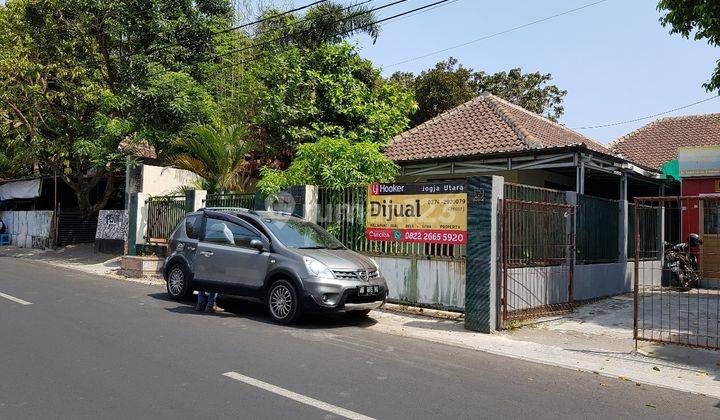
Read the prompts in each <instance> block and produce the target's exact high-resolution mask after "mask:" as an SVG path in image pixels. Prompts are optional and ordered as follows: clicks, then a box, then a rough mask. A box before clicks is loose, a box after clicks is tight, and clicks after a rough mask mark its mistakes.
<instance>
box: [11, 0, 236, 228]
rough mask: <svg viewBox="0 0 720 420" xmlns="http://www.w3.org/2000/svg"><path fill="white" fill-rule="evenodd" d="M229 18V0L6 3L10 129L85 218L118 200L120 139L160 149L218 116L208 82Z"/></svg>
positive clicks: (13, 0)
mask: <svg viewBox="0 0 720 420" xmlns="http://www.w3.org/2000/svg"><path fill="white" fill-rule="evenodd" d="M230 14H231V11H230V8H229V3H228V2H226V1H225V0H195V1H191V0H180V1H177V0H9V1H8V2H7V4H6V5H5V6H0V113H5V114H7V115H8V118H7V119H6V120H5V121H3V123H4V125H5V128H6V129H7V130H9V131H10V132H11V134H12V136H17V137H18V138H20V139H21V140H22V146H23V148H24V149H25V150H27V151H28V153H30V154H32V157H33V160H34V161H35V162H37V164H38V167H39V170H40V171H42V172H45V173H55V174H57V175H58V176H60V177H61V178H62V180H63V181H64V182H65V183H66V184H67V185H68V186H70V187H71V188H72V189H73V190H74V192H75V195H76V197H77V200H78V206H79V208H80V210H81V212H82V213H83V214H85V215H89V214H92V213H94V212H96V211H97V210H99V209H101V208H103V207H104V206H105V205H106V203H107V202H108V200H109V199H110V197H111V196H112V194H113V182H112V181H113V177H114V174H115V172H116V171H117V170H118V169H119V168H121V167H122V162H124V158H123V156H122V154H121V153H120V152H119V151H118V146H119V144H120V142H121V141H123V140H126V139H143V140H144V139H147V140H150V141H151V142H152V143H153V144H154V145H155V146H156V147H157V148H158V149H160V150H161V151H162V149H163V148H164V147H166V146H167V145H168V144H169V143H170V141H171V139H172V138H174V137H175V136H176V135H177V134H178V133H179V132H180V131H181V130H183V129H184V127H186V126H188V125H190V124H195V123H203V122H209V121H210V120H212V119H213V112H214V111H213V106H212V99H211V97H210V96H208V95H207V93H206V92H204V88H203V87H202V82H203V80H204V79H205V78H206V77H207V74H206V72H207V63H208V62H209V61H210V60H211V59H212V57H213V54H214V52H215V49H216V45H215V43H216V40H215V38H214V37H213V32H214V31H215V30H217V29H219V28H224V27H226V25H227V21H228V19H229V17H230ZM102 179H107V182H106V185H107V187H106V188H105V191H104V192H103V193H102V194H101V197H100V198H99V199H98V200H97V201H96V202H94V203H92V202H91V201H90V192H91V191H92V190H93V189H94V188H95V187H96V186H97V185H99V183H100V181H101V180H102Z"/></svg>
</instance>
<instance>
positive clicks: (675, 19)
mask: <svg viewBox="0 0 720 420" xmlns="http://www.w3.org/2000/svg"><path fill="white" fill-rule="evenodd" d="M657 8H658V10H659V11H660V12H664V13H665V14H664V15H663V16H662V17H661V18H660V23H661V24H662V25H663V26H670V28H671V29H670V33H671V34H680V35H681V36H683V37H685V38H690V36H691V35H692V37H693V38H694V39H695V40H697V41H699V40H702V39H705V40H707V43H708V44H710V45H713V46H716V47H718V46H720V2H718V1H717V0H660V2H659V3H658V6H657ZM703 87H705V89H707V90H708V91H716V90H720V60H718V62H717V66H716V67H715V70H714V72H713V74H712V75H711V76H710V79H709V80H708V81H707V82H706V83H705V84H703Z"/></svg>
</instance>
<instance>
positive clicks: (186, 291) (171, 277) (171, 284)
mask: <svg viewBox="0 0 720 420" xmlns="http://www.w3.org/2000/svg"><path fill="white" fill-rule="evenodd" d="M165 286H166V288H167V292H168V295H169V296H170V298H171V299H173V300H186V299H188V298H189V297H190V296H191V295H192V292H193V290H192V288H191V287H190V275H189V273H188V272H187V270H186V269H185V267H183V266H182V264H177V263H176V264H173V265H172V267H170V269H169V270H168V275H167V281H166V282H165Z"/></svg>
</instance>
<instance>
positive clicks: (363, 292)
mask: <svg viewBox="0 0 720 420" xmlns="http://www.w3.org/2000/svg"><path fill="white" fill-rule="evenodd" d="M378 293H380V286H359V287H358V295H360V296H368V295H376V294H378Z"/></svg>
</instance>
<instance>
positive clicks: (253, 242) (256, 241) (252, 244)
mask: <svg viewBox="0 0 720 420" xmlns="http://www.w3.org/2000/svg"><path fill="white" fill-rule="evenodd" d="M250 248H255V249H257V250H258V251H259V252H263V251H264V250H265V245H263V243H262V241H261V240H259V239H252V240H251V241H250Z"/></svg>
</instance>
